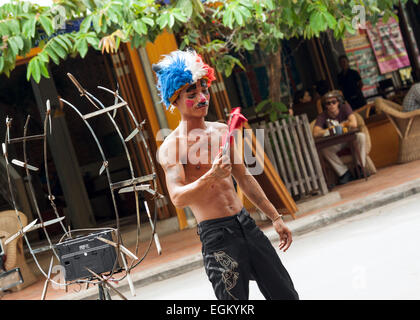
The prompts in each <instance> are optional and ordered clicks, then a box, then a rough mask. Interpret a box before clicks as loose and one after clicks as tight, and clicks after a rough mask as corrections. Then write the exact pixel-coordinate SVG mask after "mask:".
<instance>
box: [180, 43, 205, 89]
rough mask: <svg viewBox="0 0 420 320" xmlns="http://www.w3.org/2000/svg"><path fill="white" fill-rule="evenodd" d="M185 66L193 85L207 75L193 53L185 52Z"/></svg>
mask: <svg viewBox="0 0 420 320" xmlns="http://www.w3.org/2000/svg"><path fill="white" fill-rule="evenodd" d="M197 60H198V61H197ZM185 65H186V66H187V69H188V70H190V71H191V73H192V78H193V82H194V83H195V82H196V81H197V80H200V79H201V78H202V77H204V76H205V75H206V74H207V70H206V69H205V68H204V62H203V60H202V59H201V58H200V57H199V56H198V55H197V53H196V52H195V51H186V52H185Z"/></svg>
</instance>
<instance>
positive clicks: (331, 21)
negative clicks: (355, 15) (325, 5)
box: [324, 12, 337, 29]
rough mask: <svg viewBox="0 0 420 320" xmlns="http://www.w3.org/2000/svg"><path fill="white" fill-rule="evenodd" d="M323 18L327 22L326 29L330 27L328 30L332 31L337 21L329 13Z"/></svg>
mask: <svg viewBox="0 0 420 320" xmlns="http://www.w3.org/2000/svg"><path fill="white" fill-rule="evenodd" d="M324 17H325V20H327V23H328V27H330V29H334V28H335V26H336V25H337V20H336V19H335V18H334V16H333V15H332V14H331V13H329V12H325V13H324Z"/></svg>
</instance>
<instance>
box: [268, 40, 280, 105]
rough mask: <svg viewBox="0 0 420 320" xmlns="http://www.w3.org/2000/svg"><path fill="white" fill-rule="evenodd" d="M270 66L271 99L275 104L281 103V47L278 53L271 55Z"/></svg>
mask: <svg viewBox="0 0 420 320" xmlns="http://www.w3.org/2000/svg"><path fill="white" fill-rule="evenodd" d="M268 58H269V66H268V77H269V93H270V94H269V98H270V100H271V101H273V102H280V101H281V90H280V82H281V80H282V79H281V78H282V77H281V69H282V63H281V47H280V49H279V50H278V51H277V52H276V53H271V54H269V56H268Z"/></svg>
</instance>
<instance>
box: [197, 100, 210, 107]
mask: <svg viewBox="0 0 420 320" xmlns="http://www.w3.org/2000/svg"><path fill="white" fill-rule="evenodd" d="M208 105H209V102H208V101H203V102H200V103H199V104H198V105H197V107H204V106H208Z"/></svg>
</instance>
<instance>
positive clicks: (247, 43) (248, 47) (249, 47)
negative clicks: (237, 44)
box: [242, 39, 255, 51]
mask: <svg viewBox="0 0 420 320" xmlns="http://www.w3.org/2000/svg"><path fill="white" fill-rule="evenodd" d="M242 44H243V45H244V47H245V49H246V50H248V51H252V50H254V49H255V44H254V43H253V42H251V41H250V40H248V39H245V40H244V41H243V42H242Z"/></svg>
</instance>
